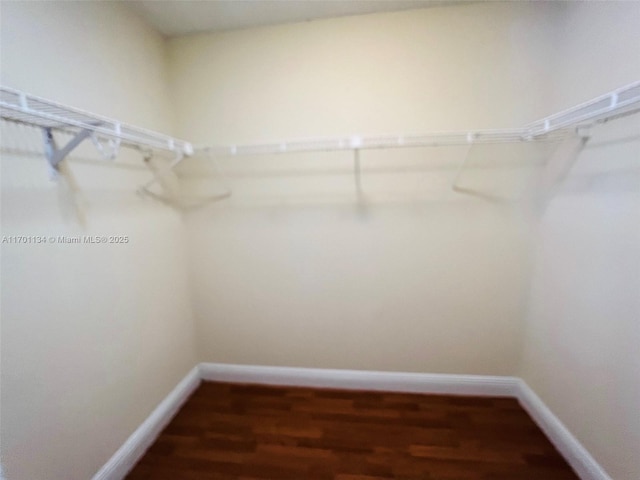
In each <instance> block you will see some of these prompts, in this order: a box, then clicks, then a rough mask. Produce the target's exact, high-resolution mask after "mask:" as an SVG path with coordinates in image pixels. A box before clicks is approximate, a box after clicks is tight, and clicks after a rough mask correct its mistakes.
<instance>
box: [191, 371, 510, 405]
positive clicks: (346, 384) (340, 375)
mask: <svg viewBox="0 0 640 480" xmlns="http://www.w3.org/2000/svg"><path fill="white" fill-rule="evenodd" d="M199 368H200V378H202V379H203V380H211V381H224V382H236V383H259V384H266V385H288V386H299V387H316V388H341V389H348V390H381V391H387V392H407V393H434V394H437V393H442V394H448V395H478V396H498V397H500V396H502V397H515V396H516V395H517V388H518V381H519V379H518V378H516V377H498V376H485V375H445V374H434V373H402V372H375V371H366V370H331V369H320V368H292V367H263V366H254V365H229V364H225V363H201V364H200V367H199Z"/></svg>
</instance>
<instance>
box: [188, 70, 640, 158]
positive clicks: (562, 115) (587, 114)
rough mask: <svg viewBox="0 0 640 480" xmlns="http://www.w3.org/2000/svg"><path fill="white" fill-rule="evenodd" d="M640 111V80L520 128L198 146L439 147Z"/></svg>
mask: <svg viewBox="0 0 640 480" xmlns="http://www.w3.org/2000/svg"><path fill="white" fill-rule="evenodd" d="M639 111H640V81H638V82H634V83H631V84H629V85H626V86H624V87H621V88H618V89H616V90H613V91H611V92H609V93H607V94H605V95H602V96H600V97H596V98H594V99H593V100H590V101H588V102H585V103H582V104H580V105H576V106H575V107H572V108H570V109H567V110H564V111H562V112H559V113H556V114H554V115H550V116H548V117H545V118H542V119H540V120H537V121H535V122H533V123H531V124H529V125H525V126H524V127H521V128H512V129H503V130H476V131H457V132H455V131H454V132H433V133H427V134H422V135H380V136H351V137H339V138H325V139H317V138H316V139H301V140H293V141H283V142H275V143H262V144H247V145H214V146H205V147H201V148H198V149H197V150H200V151H204V152H207V153H209V154H212V155H215V156H245V155H268V154H278V153H287V152H290V153H300V152H330V151H340V150H360V149H379V148H401V147H434V146H435V147H437V146H449V145H451V146H455V145H466V144H491V143H517V142H529V141H537V140H544V139H547V140H553V139H556V138H561V137H563V136H564V135H565V134H566V133H567V132H568V131H569V129H571V128H577V127H582V126H588V125H592V124H594V123H599V122H604V121H607V120H610V119H613V118H617V117H620V116H623V115H628V114H631V113H636V112H639Z"/></svg>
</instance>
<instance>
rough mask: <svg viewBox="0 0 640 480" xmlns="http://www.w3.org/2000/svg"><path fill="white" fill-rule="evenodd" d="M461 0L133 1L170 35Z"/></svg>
mask: <svg viewBox="0 0 640 480" xmlns="http://www.w3.org/2000/svg"><path fill="white" fill-rule="evenodd" d="M459 2H460V0H198V1H194V0H171V1H158V0H130V1H127V2H126V3H127V4H128V5H130V6H131V7H132V8H134V9H135V10H136V11H137V12H138V13H139V14H140V15H141V16H142V17H143V18H144V19H145V20H146V21H147V22H148V23H149V24H151V25H153V26H154V27H155V28H156V29H157V30H158V31H159V32H161V33H162V34H163V35H165V36H168V37H173V36H178V35H188V34H192V33H200V32H219V31H223V30H236V29H241V28H248V27H256V26H260V25H276V24H282V23H293V22H303V21H307V20H314V19H318V18H329V17H343V16H347V15H362V14H367V13H375V12H391V11H397V10H409V9H414V8H425V7H433V6H440V5H444V4H451V3H459Z"/></svg>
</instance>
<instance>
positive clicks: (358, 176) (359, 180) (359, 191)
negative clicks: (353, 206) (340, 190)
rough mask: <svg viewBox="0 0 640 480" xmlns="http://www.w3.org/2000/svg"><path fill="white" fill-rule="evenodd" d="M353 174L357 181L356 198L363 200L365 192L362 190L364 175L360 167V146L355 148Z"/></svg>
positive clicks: (359, 200)
mask: <svg viewBox="0 0 640 480" xmlns="http://www.w3.org/2000/svg"><path fill="white" fill-rule="evenodd" d="M353 175H354V180H355V182H356V198H357V199H358V202H361V201H362V196H363V192H362V178H361V177H362V175H361V169H360V149H359V148H354V149H353Z"/></svg>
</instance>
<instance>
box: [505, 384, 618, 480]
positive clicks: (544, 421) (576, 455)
mask: <svg viewBox="0 0 640 480" xmlns="http://www.w3.org/2000/svg"><path fill="white" fill-rule="evenodd" d="M518 400H519V401H520V404H521V405H522V407H523V408H524V409H525V410H526V411H527V413H528V414H529V415H530V416H531V418H533V420H534V421H535V422H536V424H538V426H539V427H540V429H541V430H542V431H543V432H544V433H545V435H546V436H547V437H548V438H549V440H550V441H551V443H553V445H554V446H555V447H556V448H557V449H558V451H559V452H560V453H561V454H562V456H563V457H564V458H565V460H566V461H567V463H569V465H571V468H573V469H574V470H575V472H576V473H577V474H578V476H579V477H580V478H581V479H582V480H612V479H611V477H610V476H609V475H608V474H607V472H605V471H604V469H603V468H602V467H601V466H600V464H598V462H596V460H595V459H594V458H593V457H592V456H591V454H590V453H589V452H588V451H587V449H586V448H584V446H583V445H582V444H581V443H580V442H579V441H578V439H577V438H576V437H574V436H573V434H572V433H571V432H570V431H569V430H568V429H567V427H565V425H564V424H563V423H562V422H561V421H560V419H559V418H558V417H556V416H555V415H554V414H553V412H552V411H551V410H550V409H549V407H547V406H546V405H545V403H544V402H543V401H542V399H540V397H538V395H536V393H535V392H534V391H533V390H531V388H529V386H528V385H527V384H526V383H525V382H524V380H520V385H519V388H518Z"/></svg>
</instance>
